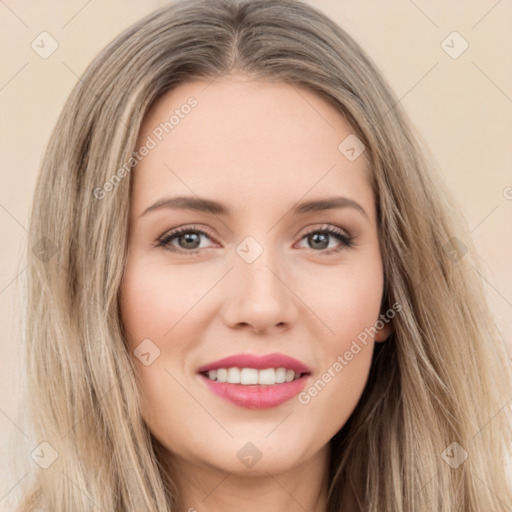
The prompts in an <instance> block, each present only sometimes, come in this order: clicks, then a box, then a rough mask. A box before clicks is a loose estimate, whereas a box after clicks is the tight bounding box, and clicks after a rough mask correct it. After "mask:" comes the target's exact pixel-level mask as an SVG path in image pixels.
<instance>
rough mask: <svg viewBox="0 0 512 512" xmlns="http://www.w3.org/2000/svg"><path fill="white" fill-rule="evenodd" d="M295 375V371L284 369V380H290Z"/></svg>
mask: <svg viewBox="0 0 512 512" xmlns="http://www.w3.org/2000/svg"><path fill="white" fill-rule="evenodd" d="M294 377H295V372H294V371H293V370H286V378H285V381H286V382H291V381H292V380H293V378H294Z"/></svg>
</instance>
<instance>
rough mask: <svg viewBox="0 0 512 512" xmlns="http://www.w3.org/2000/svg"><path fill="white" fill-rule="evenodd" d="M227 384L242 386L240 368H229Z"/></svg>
mask: <svg viewBox="0 0 512 512" xmlns="http://www.w3.org/2000/svg"><path fill="white" fill-rule="evenodd" d="M226 382H229V383H230V384H240V368H228V376H227V379H226Z"/></svg>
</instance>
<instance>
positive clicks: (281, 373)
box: [276, 368, 286, 384]
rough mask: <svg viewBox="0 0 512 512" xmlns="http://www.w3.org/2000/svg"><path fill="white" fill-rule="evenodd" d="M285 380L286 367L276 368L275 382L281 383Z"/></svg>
mask: <svg viewBox="0 0 512 512" xmlns="http://www.w3.org/2000/svg"><path fill="white" fill-rule="evenodd" d="M285 380H286V368H278V369H277V370H276V384H282V383H283V382H284V381H285Z"/></svg>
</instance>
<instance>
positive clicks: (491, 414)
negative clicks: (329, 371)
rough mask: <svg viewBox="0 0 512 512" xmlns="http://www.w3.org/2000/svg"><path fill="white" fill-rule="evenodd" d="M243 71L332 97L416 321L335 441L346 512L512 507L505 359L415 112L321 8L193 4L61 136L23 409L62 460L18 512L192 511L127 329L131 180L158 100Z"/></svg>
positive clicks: (182, 4) (40, 475)
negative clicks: (172, 470)
mask: <svg viewBox="0 0 512 512" xmlns="http://www.w3.org/2000/svg"><path fill="white" fill-rule="evenodd" d="M237 71H241V72H243V73H245V74H248V75H249V76H251V77H254V78H255V79H261V80H271V81H280V82H287V83H289V84H292V85H293V86H295V87H303V88H306V89H308V90H310V91H312V92H314V93H315V94H317V95H318V96H320V97H321V98H323V99H324V100H326V101H328V102H329V103H330V104H331V105H332V106H333V107H334V108H336V109H337V110H338V111H339V112H340V115H343V116H344V118H345V119H346V120H347V122H348V123H349V124H350V125H351V128H352V130H353V131H354V133H355V134H356V135H357V137H359V139H360V140H361V141H362V142H363V143H364V145H365V146H366V155H367V157H368V159H369V162H370V164H369V167H370V169H369V174H370V176H371V177H370V180H371V185H372V187H373V190H374V194H375V201H376V205H377V212H378V226H379V238H380V242H381V248H382V258H383V265H384V269H385V289H384V297H383V308H384V309H387V308H389V306H390V305H391V304H394V303H399V304H400V305H401V308H402V310H401V314H400V315H397V316H396V317H395V318H394V319H393V327H394V334H393V335H392V337H391V338H390V339H389V340H388V341H387V342H386V343H380V344H378V345H376V347H375V352H374V357H373V361H372V366H371V370H370V377H369V380H368V383H367V386H366V388H365V390H364V393H363V395H362V397H361V400H360V402H359V404H358V406H357V407H356V409H355V410H354V412H353V414H352V415H351V417H350V419H349V420H348V422H347V423H346V424H345V425H344V426H343V428H342V429H341V430H340V431H339V432H338V434H336V436H335V437H334V438H333V439H332V440H331V442H330V443H331V447H332V458H331V468H330V474H329V482H328V484H329V485H328V510H329V511H330V512H335V511H336V512H340V511H342V510H350V511H357V510H360V511H364V512H377V511H379V512H384V511H388V512H392V511H393V512H395V511H397V510H404V511H408V510H410V511H427V510H428V511H432V510H435V511H455V510H464V511H466V512H470V511H471V512H477V511H493V512H494V511H498V510H503V509H504V507H505V504H508V506H509V507H512V494H511V491H510V482H507V480H506V476H505V475H506V469H505V468H506V461H507V454H509V451H510V439H511V437H512V436H511V426H510V425H511V423H510V414H509V409H508V407H504V405H505V404H506V403H507V400H508V399H509V398H510V396H511V395H512V378H511V372H510V367H509V365H508V364H507V362H508V355H507V353H506V350H505V344H504V340H503V339H502V338H501V337H500V334H499V332H498V329H497V328H496V327H495V324H494V322H493V319H492V317H491V315H490V313H489V311H488V306H487V304H486V301H485V298H484V293H483V290H482V285H481V279H480V278H479V277H478V275H477V274H476V270H478V271H479V272H480V271H481V270H480V267H479V265H478V262H477V259H476V257H475V252H474V249H473V246H472V244H471V239H470V236H469V233H468V231H467V230H466V228H465V225H464V224H463V223H462V222H461V221H460V219H461V214H460V212H459V211H457V210H456V208H455V207H454V206H453V201H452V200H451V199H450V198H449V196H448V193H447V191H446V190H445V189H444V188H443V186H442V184H441V183H440V180H439V177H438V170H437V169H436V164H434V158H433V157H432V156H431V155H429V152H428V150H427V149H426V147H424V146H425V145H424V144H423V143H422V142H421V139H420V137H419V136H418V135H417V134H416V133H415V132H414V130H413V128H412V126H411V123H410V121H409V120H408V118H407V115H406V114H405V113H404V111H403V110H402V107H401V105H400V103H399V101H398V100H397V98H396V96H395V95H394V94H393V92H392V91H391V90H390V89H389V87H388V85H387V84H386V82H385V80H384V79H383V78H382V76H381V74H380V72H379V71H378V69H377V68H376V66H375V65H374V64H373V63H372V62H371V61H370V59H369V58H368V57H367V55H366V54H365V53H364V52H363V51H362V49H361V48H360V47H359V46H358V44H357V43H356V42H355V41H354V40H353V39H352V38H351V37H350V36H349V35H348V34H347V33H346V32H345V31H344V30H342V29H341V28H340V27H339V26H338V25H337V24H336V23H334V22H333V21H332V20H330V19H328V18H327V17H326V16H325V15H324V14H322V13H321V12H320V11H319V10H317V9H316V8H314V7H311V6H309V5H307V4H305V3H303V2H300V1H284V0H278V1H276V0H272V1H267V0H253V1H237V0H233V1H230V0H187V1H179V2H174V3H172V4H170V5H168V6H165V7H163V8H160V9H158V10H156V11H155V12H153V13H151V14H150V15H149V16H147V17H145V18H143V19H141V20H140V21H138V22H137V23H135V24H134V25H133V26H131V27H129V28H128V29H127V30H125V31H124V32H123V33H122V34H121V35H119V36H118V37H117V38H116V39H115V40H114V41H112V42H111V43H110V44H109V45H108V46H107V47H106V48H105V49H104V50H103V51H102V52H101V53H100V54H99V55H98V56H97V57H96V58H95V60H94V61H93V62H92V63H91V64H90V66H89V67H88V68H87V70H86V71H85V73H84V74H83V76H82V77H81V78H80V80H79V82H78V83H77V85H76V86H75V87H74V89H73V91H72V92H71V94H70V97H69V98H68V100H67V102H66V104H65V107H64V109H63V111H62V113H61V115H60V118H59V120H58V122H57V124H56V127H55V129H54V131H53V133H52V135H51V139H50V142H49V145H48V148H47V152H46V154H45V156H44V159H43V163H42V166H41V170H40V174H39V176H38V180H37V185H36V191H35V196H34V201H33V207H32V212H31V220H30V228H29V238H28V244H29V245H28V246H29V249H30V248H33V247H35V246H37V247H38V249H37V250H35V251H32V250H30V251H29V253H28V282H27V284H28V290H27V305H26V307H27V314H26V331H25V339H24V354H25V370H24V371H25V372H26V394H25V396H24V398H23V400H24V404H26V406H27V407H28V410H29V411H30V414H29V415H28V416H27V419H26V422H27V423H26V424H24V426H25V427H26V428H27V429H28V428H29V425H31V429H32V430H31V432H32V433H33V435H32V439H33V440H37V443H40V442H43V441H44V442H46V443H48V445H49V446H51V447H52V448H53V449H54V450H55V451H56V453H57V458H56V460H55V461H54V462H53V464H51V465H50V466H49V467H48V468H46V469H40V468H36V469H33V471H31V476H30V478H26V479H25V480H23V481H22V482H21V483H20V484H19V485H18V486H17V491H18V492H19V494H20V495H21V496H22V498H23V499H22V500H21V502H20V504H19V508H18V509H17V510H19V511H20V512H21V511H23V512H31V511H35V510H42V511H45V512H64V511H66V512H67V511H75V510H83V511H90V512H93V511H95V510H104V511H109V512H110V511H116V512H121V511H128V510H130V511H132V510H144V511H147V512H157V511H158V512H164V511H171V510H177V507H178V505H179V498H178V494H177V489H176V488H175V486H174V485H173V482H172V474H170V475H169V474H167V473H166V470H165V467H164V462H163V460H162V457H161V454H160V449H159V446H158V443H157V442H156V440H155V439H154V438H153V436H152V435H151V433H150V432H149V430H148V428H147V426H146V425H145V423H144V422H143V420H142V417H141V412H140V408H139V401H138V392H137V381H136V376H135V375H136V371H135V367H134V364H133V359H132V357H131V356H130V354H129V352H128V350H127V348H126V344H125V338H124V333H123V325H122V323H121V321H120V316H119V307H118V291H119V287H120V283H121V279H122V274H123V269H124V263H125V255H126V248H127V239H128V220H129V204H130V187H131V179H130V176H131V175H129V174H130V173H129V169H128V170H126V169H125V173H121V174H123V177H122V178H120V177H119V175H120V173H119V170H120V169H121V168H122V166H123V164H124V163H125V162H128V161H130V158H131V157H132V153H133V151H134V150H135V149H136V148H135V143H136V138H137V134H138V131H139V128H140V125H141V121H142V119H143V117H144V115H145V113H146V112H147V111H148V109H149V108H150V106H151V105H152V104H153V102H154V101H155V100H156V99H157V98H158V97H160V96H161V95H162V94H163V93H165V92H167V91H169V90H171V89H172V88H174V87H175V86H177V85H178V84H180V83H183V82H187V81H192V80H194V79H208V80H214V79H215V78H216V77H217V76H219V75H229V74H231V73H234V72H237ZM340 142H341V141H340ZM127 174H128V176H126V175H127ZM115 175H117V178H116V180H115V182H113V181H112V177H113V176H115ZM109 182H110V184H111V185H109V186H105V187H103V184H106V183H109ZM98 187H99V188H98ZM102 187H103V188H102ZM110 189H112V190H110ZM98 190H99V192H98ZM101 190H103V192H101ZM105 190H108V192H107V193H104V192H105ZM454 443H455V444H454ZM44 446H45V447H46V445H44ZM34 448H35V447H34V446H31V449H34ZM51 453H53V452H51ZM466 456H467V458H465V457H466ZM24 457H25V458H26V459H28V457H26V456H25V455H24ZM464 459H465V460H464ZM454 460H457V463H452V461H454ZM32 468H34V464H32Z"/></svg>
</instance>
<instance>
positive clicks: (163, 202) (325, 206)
mask: <svg viewBox="0 0 512 512" xmlns="http://www.w3.org/2000/svg"><path fill="white" fill-rule="evenodd" d="M162 208H167V209H171V210H190V211H194V212H206V213H213V214H214V215H223V216H230V215H231V211H230V210H229V208H228V207H227V206H225V205H224V204H222V203H219V202H218V201H213V200H211V199H205V198H199V197H192V196H179V197H167V196H166V197H162V198H161V199H159V200H158V201H156V202H155V203H153V204H152V205H151V206H148V207H147V208H146V209H145V210H144V212H143V213H142V214H141V215H140V217H142V216H144V215H146V213H148V212H150V211H153V210H158V209H162ZM335 208H353V209H355V210H357V211H358V212H360V213H362V214H363V215H364V216H365V217H366V218H369V217H368V214H367V213H366V211H365V210H364V208H363V207H362V206H361V205H360V204H359V203H358V202H356V201H354V200H353V199H350V198H348V197H342V196H336V197H328V198H325V199H317V200H312V201H304V202H302V203H299V204H297V205H295V206H294V207H293V208H292V214H293V215H301V214H305V213H310V212H320V211H326V210H332V209H335Z"/></svg>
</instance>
